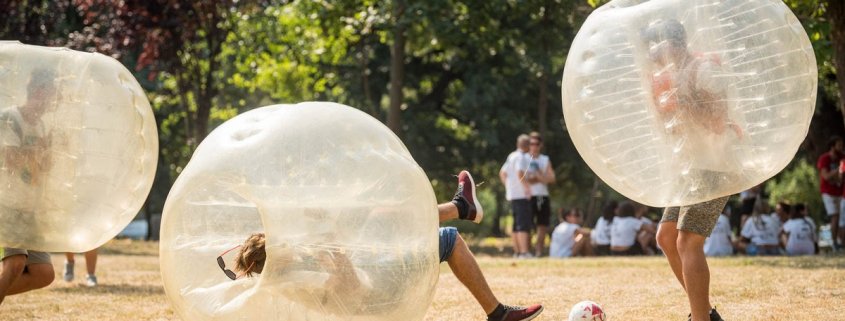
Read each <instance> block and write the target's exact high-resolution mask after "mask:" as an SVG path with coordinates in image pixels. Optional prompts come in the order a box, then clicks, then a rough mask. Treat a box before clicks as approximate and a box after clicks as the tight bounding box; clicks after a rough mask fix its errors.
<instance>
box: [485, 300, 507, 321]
mask: <svg viewBox="0 0 845 321" xmlns="http://www.w3.org/2000/svg"><path fill="white" fill-rule="evenodd" d="M505 312H507V311H505V306H504V305H502V304H501V303H499V305H498V306H497V307H496V308H495V309H493V312H490V314H488V315H487V320H499V319H501V318H502V317H504V316H505Z"/></svg>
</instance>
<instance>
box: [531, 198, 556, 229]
mask: <svg viewBox="0 0 845 321" xmlns="http://www.w3.org/2000/svg"><path fill="white" fill-rule="evenodd" d="M531 212H532V213H533V216H534V224H536V225H542V226H549V221H550V218H551V216H552V207H551V205H550V204H549V197H548V196H534V197H532V198H531Z"/></svg>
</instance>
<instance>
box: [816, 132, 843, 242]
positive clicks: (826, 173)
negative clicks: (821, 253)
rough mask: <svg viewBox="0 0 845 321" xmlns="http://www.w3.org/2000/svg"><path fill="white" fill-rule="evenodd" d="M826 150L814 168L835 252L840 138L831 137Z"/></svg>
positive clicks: (839, 199) (838, 200) (840, 184)
mask: <svg viewBox="0 0 845 321" xmlns="http://www.w3.org/2000/svg"><path fill="white" fill-rule="evenodd" d="M827 149H828V150H827V152H825V153H824V154H822V155H821V156H819V161H818V162H817V163H816V168H818V170H819V188H820V190H821V193H822V201H823V202H824V209H825V211H826V212H827V218H828V221H829V222H830V231H831V235H833V249H834V251H836V250H837V249H839V246H840V242H839V240H838V238H839V214H840V213H839V212H840V207H841V206H842V204H841V202H842V173H841V172H840V171H839V162H840V161H841V160H842V155H843V150H845V145H843V141H842V137H839V136H833V137H831V138H830V139H829V140H828V143H827Z"/></svg>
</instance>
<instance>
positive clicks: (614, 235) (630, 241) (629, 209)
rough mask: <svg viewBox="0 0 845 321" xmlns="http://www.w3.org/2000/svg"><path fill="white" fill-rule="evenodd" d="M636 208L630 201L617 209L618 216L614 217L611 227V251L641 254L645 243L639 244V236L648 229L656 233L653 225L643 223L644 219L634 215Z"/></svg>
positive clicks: (618, 253) (614, 253)
mask: <svg viewBox="0 0 845 321" xmlns="http://www.w3.org/2000/svg"><path fill="white" fill-rule="evenodd" d="M635 212H636V209H635V207H634V204H633V203H632V202H630V201H626V202H622V204H619V209H618V210H617V211H616V218H614V219H613V226H612V227H611V229H610V253H611V254H613V255H640V254H643V246H644V245H643V244H638V243H639V241H638V240H637V236H638V235H640V233H641V232H643V231H647V232H649V233H655V232H656V229H655V228H654V226H653V225H646V224H643V221H641V220H639V219H637V218H636V217H634V213H635Z"/></svg>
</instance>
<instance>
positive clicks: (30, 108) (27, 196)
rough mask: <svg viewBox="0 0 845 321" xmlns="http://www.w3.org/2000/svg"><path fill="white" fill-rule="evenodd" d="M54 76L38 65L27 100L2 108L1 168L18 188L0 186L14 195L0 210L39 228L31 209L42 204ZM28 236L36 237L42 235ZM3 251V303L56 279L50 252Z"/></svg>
mask: <svg viewBox="0 0 845 321" xmlns="http://www.w3.org/2000/svg"><path fill="white" fill-rule="evenodd" d="M55 79H56V77H55V75H54V74H53V73H52V72H51V71H49V70H46V69H36V70H34V71H33V72H32V74H31V77H30V80H29V83H28V84H27V100H26V102H24V103H23V104H22V105H21V106H18V107H10V108H6V109H4V110H2V111H0V155H3V157H2V159H0V161H2V163H0V173H2V175H3V178H2V179H3V180H4V181H5V182H6V183H7V184H8V186H7V187H6V188H8V189H11V190H16V191H17V192H18V193H16V194H15V195H11V194H13V193H8V192H0V194H7V195H8V196H11V197H12V198H14V199H13V200H7V199H5V198H4V199H3V202H2V203H3V204H0V206H2V209H0V211H2V212H3V213H5V214H9V213H12V214H13V215H14V218H13V219H15V222H17V223H16V224H20V225H21V226H27V227H35V228H37V225H38V223H37V222H36V221H35V215H34V213H32V211H33V207H36V206H38V199H39V195H40V193H41V189H40V188H39V183H40V182H41V181H42V180H43V179H44V178H45V176H46V174H47V173H48V172H49V170H50V166H51V162H50V159H49V153H48V147H49V144H50V135H48V134H46V133H45V129H44V124H43V122H42V120H41V118H42V116H43V115H44V113H45V112H46V111H47V110H48V108H50V106H52V105H53V103H54V102H55V98H56V96H57V94H58V91H57V88H56V85H55V83H54V82H55ZM36 211H37V210H36ZM30 231H31V229H30ZM31 234H32V233H31ZM34 234H37V233H34ZM28 237H32V238H33V239H37V238H38V237H40V235H29V236H28ZM2 252H3V253H2V255H0V257H2V271H0V303H2V302H3V299H4V298H5V297H6V296H7V295H12V294H19V293H23V292H27V291H31V290H35V289H40V288H43V287H46V286H47V285H50V283H52V282H53V279H54V278H55V276H54V275H53V274H54V273H53V265H52V263H51V262H50V255H49V254H47V253H44V252H38V251H29V250H25V249H19V248H4V249H3V251H2Z"/></svg>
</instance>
